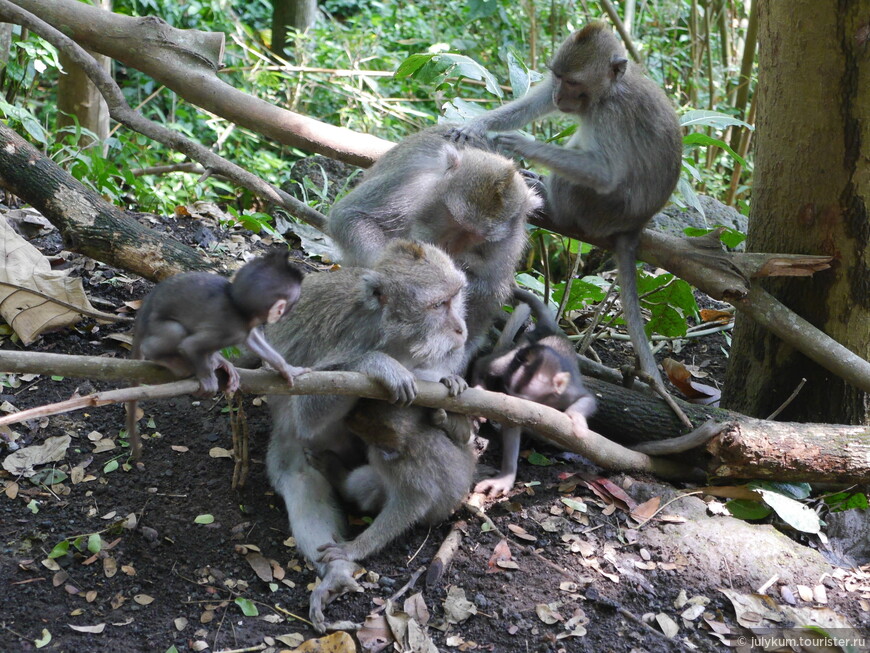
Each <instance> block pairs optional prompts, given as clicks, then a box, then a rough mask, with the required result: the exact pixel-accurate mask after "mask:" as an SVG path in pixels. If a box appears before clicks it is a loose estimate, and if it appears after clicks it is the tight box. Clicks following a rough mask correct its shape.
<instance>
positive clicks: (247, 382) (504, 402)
mask: <svg viewBox="0 0 870 653" xmlns="http://www.w3.org/2000/svg"><path fill="white" fill-rule="evenodd" d="M0 370H2V371H4V372H15V373H36V374H60V375H63V376H79V377H86V378H89V379H112V380H118V379H127V380H130V381H135V382H140V383H148V382H153V381H154V380H156V379H159V380H168V379H171V378H172V377H171V374H170V373H169V372H168V371H167V370H164V369H162V368H160V366H158V365H156V364H154V363H149V362H145V361H132V360H124V359H118V358H101V357H97V356H68V355H64V354H45V353H30V352H7V351H0ZM239 374H240V376H241V389H242V390H243V391H245V392H250V393H254V394H332V395H353V396H359V397H370V398H373V399H386V398H387V393H386V392H385V390H384V388H383V387H382V386H381V385H380V384H378V383H377V382H375V381H372V380H371V379H369V378H368V377H367V376H365V375H363V374H359V373H356V372H309V373H307V374H303V375H301V376H299V377H297V379H296V381H295V383H294V384H293V387H292V388H290V387H288V386H287V384H286V382H285V381H284V380H283V379H282V378H281V377H280V376H278V375H277V374H276V373H273V372H267V371H260V370H244V369H240V370H239ZM417 385H418V394H417V398H416V400H415V401H414V403H415V404H417V405H421V406H427V407H430V408H444V409H445V410H448V411H452V412H457V413H464V414H470V415H479V416H481V417H486V418H487V419H491V420H494V421H499V422H504V423H510V424H516V425H518V426H522V427H523V428H527V429H529V430H531V431H534V432H535V433H536V434H537V435H538V436H540V437H541V438H543V439H545V440H547V441H548V442H551V443H552V444H554V445H555V446H557V447H559V448H560V449H564V450H566V451H572V452H574V453H578V454H580V455H582V456H584V457H585V458H588V459H589V460H591V461H592V462H593V463H595V464H596V465H599V466H601V467H603V468H605V469H609V470H613V471H618V470H624V471H628V470H633V471H643V472H649V473H651V474H655V475H656V476H659V477H661V478H670V479H687V478H691V477H693V473H692V469H691V467H688V466H686V465H683V464H680V463H677V462H674V461H671V460H665V459H661V458H653V457H650V456H647V455H646V454H642V453H639V452H637V451H632V450H631V449H626V448H625V447H623V446H622V445H619V444H617V443H615V442H612V441H610V440H608V439H607V438H605V437H604V436H602V435H600V434H598V433H596V432H594V431H591V430H590V431H588V432H587V433H583V434H576V433H575V432H574V428H573V423H572V421H571V418H569V417H568V416H567V415H565V414H564V413H562V412H559V411H557V410H554V409H552V408H549V407H548V406H543V405H541V404H537V403H534V402H530V401H526V400H524V399H518V398H516V397H510V396H508V395H504V394H501V393H497V392H489V391H487V390H482V389H480V388H469V389H468V390H466V391H465V392H463V393H462V394H461V395H460V396H458V397H449V396H448V395H447V388H446V387H445V386H444V385H442V384H440V383H428V382H425V381H418V382H417ZM198 388H199V383H198V382H197V381H196V380H194V379H189V380H184V381H172V382H170V383H166V384H164V385H160V386H155V387H150V388H141V387H138V388H122V389H120V390H108V391H105V392H97V393H95V394H93V395H88V396H87V397H79V398H75V399H71V400H68V401H67V402H61V404H64V407H63V408H62V409H61V410H62V411H68V410H76V409H78V408H85V407H93V406H103V405H106V404H110V403H121V402H124V401H129V400H130V399H131V398H134V397H135V396H137V395H136V394H135V393H137V392H141V391H143V390H147V392H148V393H149V394H148V398H158V397H160V398H167V397H174V396H178V395H180V394H189V393H192V392H194V391H196V390H197V389H198ZM138 396H141V395H138ZM43 414H44V413H43ZM15 415H18V414H13V415H9V416H7V417H4V418H3V420H4V422H5V423H9V422H10V421H16V420H15ZM716 428H717V429H718V428H721V427H716Z"/></svg>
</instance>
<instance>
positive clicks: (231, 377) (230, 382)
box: [217, 360, 241, 394]
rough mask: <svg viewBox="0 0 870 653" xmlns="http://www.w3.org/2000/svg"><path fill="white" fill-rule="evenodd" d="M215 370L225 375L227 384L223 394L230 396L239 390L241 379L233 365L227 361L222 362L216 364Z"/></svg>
mask: <svg viewBox="0 0 870 653" xmlns="http://www.w3.org/2000/svg"><path fill="white" fill-rule="evenodd" d="M217 369H221V370H223V371H224V372H226V374H227V383H226V385H225V386H224V392H229V393H230V394H232V393H233V392H235V391H236V390H238V389H239V384H240V383H241V377H240V376H239V371H238V370H237V369H236V366H235V365H233V364H232V363H230V362H229V361H228V360H222V361H219V362H218V366H217Z"/></svg>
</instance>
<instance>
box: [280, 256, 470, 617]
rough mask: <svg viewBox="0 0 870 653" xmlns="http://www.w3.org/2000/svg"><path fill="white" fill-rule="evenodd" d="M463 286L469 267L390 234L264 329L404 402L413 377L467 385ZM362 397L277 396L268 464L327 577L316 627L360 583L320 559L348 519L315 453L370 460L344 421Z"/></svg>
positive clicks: (375, 536) (309, 361)
mask: <svg viewBox="0 0 870 653" xmlns="http://www.w3.org/2000/svg"><path fill="white" fill-rule="evenodd" d="M465 285H466V281H465V275H464V274H463V273H462V272H461V271H460V270H459V269H458V268H457V267H456V265H455V264H454V263H453V261H452V260H451V259H450V257H449V256H447V255H446V254H445V253H444V252H442V251H441V250H439V249H438V248H437V247H434V246H432V245H427V244H418V243H413V242H409V241H406V240H393V241H390V242H389V243H388V244H387V245H386V246H385V247H384V250H383V252H382V253H381V256H380V257H379V258H377V259H376V260H375V261H374V262H373V263H372V264H371V267H370V269H362V268H351V267H346V268H342V269H340V270H336V271H333V272H322V273H318V274H310V275H308V276H307V277H306V279H305V281H304V282H303V284H302V294H301V296H300V299H299V303H298V304H297V306H296V308H295V310H294V311H293V312H292V313H291V314H290V315H289V316H288V317H287V319H286V320H282V321H281V322H280V323H278V324H275V325H272V326H270V327H269V328H268V329H267V330H266V334H267V336H268V337H269V339H270V341H271V342H272V343H273V344H274V345H275V347H276V349H277V350H278V351H280V352H281V353H282V354H284V355H285V356H286V357H287V358H289V359H291V360H294V361H296V362H299V363H301V364H303V365H310V366H311V367H313V368H315V369H318V370H325V371H330V370H349V371H355V372H362V373H364V374H368V375H369V376H371V377H373V378H374V379H376V380H377V381H378V382H379V383H380V384H381V385H383V386H384V388H385V389H386V390H387V392H388V394H389V396H390V398H391V401H392V402H393V403H396V404H400V405H406V404H408V403H410V402H411V401H412V400H413V399H414V397H415V396H416V394H417V385H416V380H417V379H422V380H426V381H436V382H437V381H441V382H442V383H444V384H445V385H446V386H447V388H448V391H449V392H450V393H451V394H457V393H458V392H460V391H461V390H462V389H463V388H464V387H465V383H464V381H462V380H461V377H460V376H459V375H460V374H461V373H462V371H463V368H464V366H465V342H466V337H467V330H466V328H465V320H464V315H465ZM356 403H357V398H356V397H351V396H339V395H319V396H317V395H309V396H304V395H299V396H281V397H270V398H269V405H270V407H271V408H272V422H273V431H272V439H271V441H270V443H269V453H268V455H267V457H266V467H267V471H268V474H269V479H270V481H271V482H272V485H273V487H274V488H275V491H276V493H277V494H278V495H279V496H281V497H282V498H283V500H284V503H285V505H286V506H287V514H288V517H289V521H290V528H291V530H292V531H293V535H294V536H295V537H296V543H297V546H298V547H299V550H300V551H301V552H302V554H303V555H305V556H306V557H307V558H308V559H309V560H311V561H312V562H313V563H314V564H315V567H316V568H317V571H318V574H319V575H320V577H321V578H322V580H321V582H320V584H319V585H318V586H317V587H316V588H315V590H314V591H313V592H312V594H311V605H310V611H309V612H310V618H311V621H312V623H313V624H314V627H315V628H316V629H318V630H320V631H322V630H324V629H325V627H326V621H325V618H324V613H323V610H324V608H325V606H326V605H327V604H328V603H329V602H330V601H332V600H333V599H334V598H335V597H337V596H340V595H341V594H344V593H345V592H348V591H352V590H355V589H357V587H358V586H357V584H356V582H355V581H354V578H353V573H354V571H355V570H356V568H357V566H356V564H355V563H354V562H353V561H352V560H349V559H347V558H345V557H335V558H332V557H330V558H329V559H325V560H321V556H322V555H323V552H324V551H325V550H327V549H328V548H329V547H332V546H338V545H343V543H344V531H345V526H346V523H345V522H346V520H345V516H344V513H343V512H342V510H341V508H340V506H339V505H338V503H337V500H336V497H335V493H334V492H333V488H332V482H331V474H329V473H328V474H326V475H325V474H324V473H323V472H322V471H321V469H319V468H318V466H317V465H315V464H312V462H311V459H312V458H314V459H316V458H317V457H320V456H327V457H328V456H336V457H338V458H339V459H340V460H341V461H343V463H344V464H345V465H346V466H347V467H353V466H358V465H360V464H364V463H365V451H364V449H365V447H361V444H363V443H361V441H360V439H359V438H358V437H356V436H355V435H353V433H351V431H350V429H349V428H348V425H347V424H346V423H345V418H346V416H347V415H348V413H349V412H351V411H352V410H353V408H354V406H355V405H356ZM414 414H415V413H414V412H413V411H412V412H411V413H409V415H414ZM425 435H427V434H424V437H425ZM447 444H448V445H449V446H451V447H453V448H454V449H457V447H456V446H455V445H454V444H452V443H450V442H447ZM361 448H362V449H363V451H361ZM429 464H430V465H438V461H430V463H429ZM445 464H446V463H445ZM451 473H452V472H451ZM384 478H389V472H388V471H387V472H386V473H385V476H384ZM407 518H408V519H410V517H407ZM404 526H407V524H404V525H403V528H404ZM380 528H381V527H380V526H379V527H369V529H368V530H369V531H371V533H369V534H368V535H367V536H366V538H367V539H368V540H378V541H379V542H380V541H381V540H383V542H386V541H389V539H391V538H392V535H391V534H390V532H389V531H385V532H383V533H382V532H381V531H380V530H379V529H380ZM367 532H368V531H367Z"/></svg>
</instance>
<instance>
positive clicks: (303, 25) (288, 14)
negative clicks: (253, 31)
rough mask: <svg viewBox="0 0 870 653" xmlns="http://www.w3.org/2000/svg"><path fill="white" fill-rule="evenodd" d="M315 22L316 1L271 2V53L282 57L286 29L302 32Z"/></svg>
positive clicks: (289, 0) (277, 0) (286, 0)
mask: <svg viewBox="0 0 870 653" xmlns="http://www.w3.org/2000/svg"><path fill="white" fill-rule="evenodd" d="M315 20H317V0H272V52H274V53H275V54H277V55H280V56H282V57H283V56H284V46H286V45H287V28H288V27H292V28H293V29H295V30H298V31H300V32H303V31H305V30H307V29H308V28H309V27H312V26H313V25H314V21H315Z"/></svg>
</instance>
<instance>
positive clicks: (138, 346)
mask: <svg viewBox="0 0 870 653" xmlns="http://www.w3.org/2000/svg"><path fill="white" fill-rule="evenodd" d="M301 284H302V272H301V271H300V270H299V268H298V267H296V266H295V265H293V264H292V263H290V262H289V261H288V260H287V252H286V251H280V250H276V251H274V252H271V253H269V254H267V255H266V256H263V257H260V258H256V259H254V260H252V261H251V262H249V263H247V264H246V265H245V266H244V267H242V268H241V269H240V270H239V271H238V272H237V273H236V276H235V278H234V279H233V281H232V282H230V281H229V280H228V279H226V278H225V277H222V276H220V275H217V274H209V273H207V272H187V273H184V274H179V275H176V276H174V277H170V278H169V279H166V280H164V281H162V282H160V283H159V284H158V285H157V286H156V287H155V288H154V290H152V291H151V293H150V294H149V295H148V296H147V297H146V298H145V301H144V302H143V303H142V308H141V309H140V310H139V314H138V315H137V316H136V324H135V327H134V335H133V347H132V350H131V352H130V357H131V358H136V359H144V360H149V361H152V362H154V363H158V364H160V365H162V366H164V367H166V368H168V369H169V370H170V371H171V372H172V373H173V374H175V375H176V376H178V377H179V378H182V377H186V376H190V375H196V378H197V379H199V386H200V394H202V395H211V394H214V393H215V392H217V391H218V377H217V374H216V373H215V372H216V370H218V369H222V370H223V371H224V372H225V373H226V375H227V377H228V380H227V382H226V385H225V387H224V389H225V390H226V391H227V392H235V391H236V390H238V388H239V373H238V372H237V371H236V368H235V367H234V366H233V364H232V363H230V362H229V361H228V360H227V359H226V358H224V357H223V355H221V353H220V350H221V349H224V348H226V347H232V346H234V345H245V346H246V347H248V348H249V349H250V350H251V351H253V352H254V353H256V354H257V355H258V356H259V357H260V358H262V359H263V360H264V361H266V362H267V363H269V365H271V366H272V367H273V368H275V370H276V371H277V372H278V373H279V374H281V376H283V377H284V378H285V379H287V383H289V384H290V385H292V384H293V377H294V376H297V375H299V374H301V373H303V372H306V371H307V370H306V369H304V368H301V367H293V366H292V365H289V364H288V363H287V361H285V360H284V358H283V357H282V356H281V354H279V353H278V352H277V351H275V350H274V349H273V348H272V347H271V345H269V343H268V342H266V339H265V338H264V337H263V334H262V333H261V332H260V328H259V327H260V325H262V324H267V323H268V324H272V323H274V322H277V321H278V320H279V319H281V317H282V316H283V315H284V314H285V313H286V312H287V311H288V310H290V308H292V307H293V305H294V304H295V303H296V300H297V299H298V298H299V292H300V287H301ZM136 406H137V402H136V401H129V402H127V433H128V437H129V440H130V448H131V451H132V457H133V459H134V460H138V459H139V457H140V455H141V453H142V443H141V439H140V436H139V430H138V425H137V420H136Z"/></svg>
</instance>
